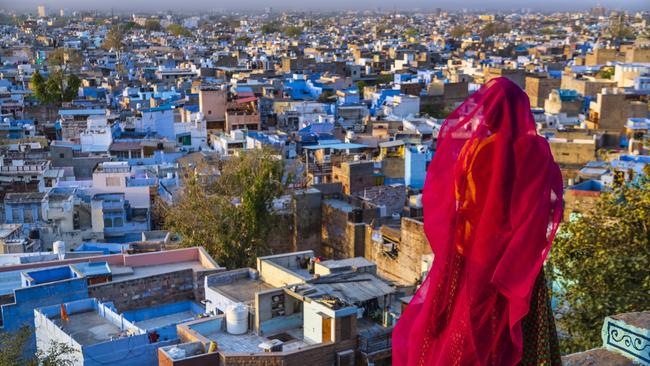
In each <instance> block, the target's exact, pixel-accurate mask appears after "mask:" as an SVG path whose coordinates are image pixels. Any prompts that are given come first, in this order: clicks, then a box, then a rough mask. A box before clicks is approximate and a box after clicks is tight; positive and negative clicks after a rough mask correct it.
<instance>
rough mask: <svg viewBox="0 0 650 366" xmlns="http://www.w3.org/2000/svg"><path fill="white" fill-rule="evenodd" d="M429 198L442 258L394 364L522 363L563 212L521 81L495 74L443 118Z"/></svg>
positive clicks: (408, 318)
mask: <svg viewBox="0 0 650 366" xmlns="http://www.w3.org/2000/svg"><path fill="white" fill-rule="evenodd" d="M422 201H423V205H424V230H425V232H426V235H427V239H428V240H429V243H430V245H431V249H432V251H433V254H434V261H433V266H432V268H431V270H430V271H429V274H428V276H427V278H426V279H425V280H424V282H423V284H422V286H421V287H420V288H419V289H418V291H417V292H416V294H415V295H414V297H413V299H412V300H411V302H410V303H409V305H408V306H407V308H406V310H405V311H404V313H403V314H402V316H401V317H400V319H399V321H398V322H397V325H396V326H395V329H394V330H393V365H399V366H401V365H404V366H406V365H409V366H410V365H444V366H448V365H499V366H507V365H516V364H517V363H518V362H519V361H520V359H521V355H522V343H523V341H522V329H521V320H522V318H524V317H525V316H526V314H527V313H528V310H529V306H530V298H531V292H532V289H533V286H534V283H535V279H536V277H537V276H538V275H539V273H540V271H541V270H542V265H543V262H544V260H545V259H546V256H547V254H548V251H549V249H550V247H551V242H552V241H553V237H554V235H555V232H556V230H557V226H558V224H559V222H560V220H561V217H562V178H561V175H560V170H559V168H558V166H557V164H555V162H554V160H553V156H552V155H551V151H550V148H549V146H548V143H547V142H546V140H545V139H544V138H542V137H541V136H539V135H537V132H536V129H535V122H534V120H533V116H532V113H531V111H530V105H529V101H528V97H527V96H526V94H525V93H524V92H523V90H521V88H520V87H519V86H517V85H516V84H514V83H513V82H511V81H510V80H508V79H506V78H497V79H493V80H491V81H489V82H488V83H486V84H485V85H484V86H483V87H482V88H481V89H479V90H478V91H477V92H475V93H474V94H472V96H471V97H470V98H468V99H467V100H466V101H465V102H464V103H463V104H462V105H460V106H459V107H458V108H456V110H454V112H452V114H451V115H450V116H449V117H448V118H447V119H446V120H445V122H444V124H443V126H442V128H441V131H440V134H439V136H438V146H437V149H436V153H435V156H434V158H433V161H432V162H431V164H430V165H429V170H428V172H427V177H426V181H425V185H424V192H423V199H422Z"/></svg>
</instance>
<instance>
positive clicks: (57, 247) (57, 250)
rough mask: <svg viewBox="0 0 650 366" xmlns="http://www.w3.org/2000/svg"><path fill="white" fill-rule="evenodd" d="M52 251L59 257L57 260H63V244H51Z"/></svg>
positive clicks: (57, 242) (61, 242) (58, 241)
mask: <svg viewBox="0 0 650 366" xmlns="http://www.w3.org/2000/svg"><path fill="white" fill-rule="evenodd" d="M52 251H53V252H54V254H57V255H58V256H59V259H64V258H65V242H63V241H61V240H57V241H55V242H54V243H52Z"/></svg>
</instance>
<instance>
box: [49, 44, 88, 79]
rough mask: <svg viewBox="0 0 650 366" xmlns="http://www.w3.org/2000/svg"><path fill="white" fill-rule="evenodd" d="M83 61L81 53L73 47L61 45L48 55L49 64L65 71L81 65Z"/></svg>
mask: <svg viewBox="0 0 650 366" xmlns="http://www.w3.org/2000/svg"><path fill="white" fill-rule="evenodd" d="M82 63H83V58H82V56H81V53H80V52H79V51H78V50H76V49H73V48H63V47H59V48H56V49H54V51H52V52H50V53H49V54H48V55H47V65H48V66H49V67H51V68H54V69H60V70H62V71H63V73H67V72H68V71H70V70H71V69H76V68H78V67H80V66H81V64H82Z"/></svg>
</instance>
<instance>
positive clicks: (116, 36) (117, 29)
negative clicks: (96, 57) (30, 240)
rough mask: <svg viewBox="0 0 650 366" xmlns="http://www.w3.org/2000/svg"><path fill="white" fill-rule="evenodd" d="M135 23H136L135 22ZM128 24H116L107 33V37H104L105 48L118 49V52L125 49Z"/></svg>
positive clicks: (103, 45)
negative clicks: (125, 34)
mask: <svg viewBox="0 0 650 366" xmlns="http://www.w3.org/2000/svg"><path fill="white" fill-rule="evenodd" d="M134 24H135V23H134ZM126 29H127V28H126V26H124V25H114V26H112V27H111V29H109V30H108V33H106V38H104V43H102V47H103V48H104V49H105V50H111V49H113V50H116V51H118V52H120V51H123V50H124V33H125V32H126Z"/></svg>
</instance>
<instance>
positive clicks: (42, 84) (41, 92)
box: [30, 70, 81, 106]
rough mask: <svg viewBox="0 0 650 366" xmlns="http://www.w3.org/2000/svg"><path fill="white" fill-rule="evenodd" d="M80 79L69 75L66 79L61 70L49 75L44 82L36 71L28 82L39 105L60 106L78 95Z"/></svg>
mask: <svg viewBox="0 0 650 366" xmlns="http://www.w3.org/2000/svg"><path fill="white" fill-rule="evenodd" d="M80 86H81V79H79V77H78V76H77V75H74V74H71V75H68V76H67V77H66V76H64V75H63V72H62V71H61V70H56V71H54V72H52V73H50V76H49V77H48V78H47V80H45V79H44V78H43V76H42V75H41V73H40V72H38V71H36V72H34V74H33V75H32V78H31V80H30V88H31V89H32V90H33V92H34V96H35V97H36V99H38V100H39V101H40V102H41V103H43V104H47V105H57V106H58V105H61V103H62V102H69V101H71V100H73V99H74V98H76V97H77V96H78V94H79V87H80Z"/></svg>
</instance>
